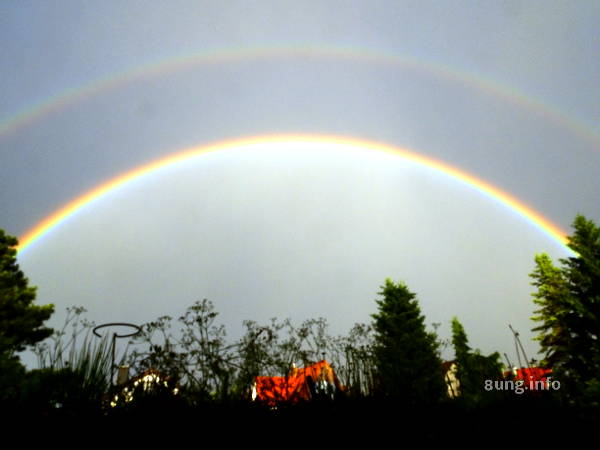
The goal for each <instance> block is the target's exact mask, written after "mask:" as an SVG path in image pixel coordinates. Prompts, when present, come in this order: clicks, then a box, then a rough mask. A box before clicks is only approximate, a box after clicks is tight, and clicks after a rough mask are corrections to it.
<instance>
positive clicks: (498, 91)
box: [0, 45, 600, 148]
mask: <svg viewBox="0 0 600 450" xmlns="http://www.w3.org/2000/svg"><path fill="white" fill-rule="evenodd" d="M277 59H291V60H293V61H295V60H305V61H310V60H313V59H314V60H339V61H344V60H345V61H354V62H359V63H367V64H379V65H390V66H395V67H400V68H404V69H411V70H417V71H420V72H421V73H427V74H430V75H433V76H437V77H440V78H442V79H445V80H448V81H451V82H453V83H459V84H463V85H466V86H471V87H474V88H476V89H479V90H481V91H484V92H487V93H489V94H491V95H493V96H495V97H496V98H500V99H502V100H503V101H506V102H509V103H511V104H514V105H516V106H518V107H519V108H521V109H523V110H527V111H531V112H533V113H535V114H537V115H539V116H542V117H544V118H545V119H546V120H548V121H549V122H551V123H553V124H555V125H557V126H560V127H562V128H565V129H568V130H570V131H571V132H572V133H573V134H574V135H576V136H578V137H579V138H581V139H584V140H585V141H588V142H590V143H592V144H593V145H594V147H596V148H600V135H599V134H598V133H597V132H596V131H594V130H593V129H592V128H591V127H590V126H589V125H586V124H583V123H582V122H581V120H578V119H576V118H574V117H572V116H571V115H569V114H567V113H565V112H563V111H560V110H559V109H557V108H556V107H554V106H550V105H548V104H546V103H543V102H541V101H539V100H536V99H534V98H533V97H531V96H529V95H527V94H525V93H524V92H522V91H520V90H518V89H515V88H513V87H509V86H506V85H503V84H501V83H499V82H497V81H494V80H491V79H488V78H486V77H485V76H483V75H479V74H471V73H469V72H467V71H464V70H456V69H454V68H452V67H450V66H447V65H444V64H440V63H437V62H431V61H425V60H422V59H417V58H414V57H411V56H409V55H397V54H394V53H392V52H386V51H379V50H373V49H369V48H359V47H329V46H322V45H318V46H310V45H296V46H285V47H277V46H268V47H267V46H265V47H249V48H223V49H216V50H213V51H205V52H201V53H194V54H188V55H183V56H177V57H172V58H168V59H163V60H159V61H155V62H151V63H147V64H145V65H142V66H138V67H135V68H130V69H128V70H124V71H122V72H119V73H116V74H111V75H107V76H105V77H103V78H100V79H97V80H95V81H93V82H91V83H89V84H86V85H84V86H80V87H76V88H72V89H69V90H67V91H63V92H60V93H58V94H56V95H54V96H53V97H50V98H47V99H46V100H44V101H42V102H40V103H38V104H35V105H32V106H30V107H28V108H25V109H23V110H22V111H20V112H18V113H16V114H14V115H13V116H10V117H7V118H4V119H2V120H0V137H2V136H4V135H7V134H10V133H12V132H14V131H16V130H18V129H20V128H23V127H25V126H27V125H29V124H31V123H33V122H35V121H36V120H39V119H41V118H43V117H45V116H48V115H50V114H52V113H56V112H58V111H60V110H62V109H65V108H67V107H68V106H69V105H72V104H75V103H78V102H80V101H84V100H85V99H87V98H91V97H94V96H96V95H99V94H101V93H103V92H107V91H109V90H111V89H114V88H117V87H119V86H122V85H126V84H128V83H132V82H136V81H139V80H141V79H144V78H148V77H158V76H163V75H166V74H168V73H173V72H176V71H179V70H185V69H189V68H192V67H196V66H203V65H214V64H232V63H243V62H252V61H261V60H277Z"/></svg>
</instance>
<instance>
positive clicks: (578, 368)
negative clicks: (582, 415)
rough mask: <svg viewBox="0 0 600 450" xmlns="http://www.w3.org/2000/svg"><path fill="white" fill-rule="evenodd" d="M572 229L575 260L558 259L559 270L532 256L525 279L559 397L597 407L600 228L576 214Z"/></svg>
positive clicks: (599, 388) (599, 394)
mask: <svg viewBox="0 0 600 450" xmlns="http://www.w3.org/2000/svg"><path fill="white" fill-rule="evenodd" d="M573 228H574V230H575V231H574V233H573V235H572V236H569V238H568V246H569V247H570V248H571V249H572V250H573V251H574V252H575V255H574V256H572V257H569V258H564V259H561V260H560V262H561V264H562V267H560V268H556V267H554V266H553V264H552V262H551V260H550V258H549V257H548V256H547V255H544V254H542V255H537V256H536V260H535V261H536V268H535V270H534V271H533V272H532V273H531V275H530V276H531V277H532V278H533V280H534V281H533V282H532V284H533V285H534V286H535V287H537V292H535V293H534V294H533V297H534V302H535V304H536V305H538V306H539V309H538V310H537V311H536V312H535V314H536V315H535V316H534V317H532V319H533V320H534V321H537V322H540V325H538V326H537V327H535V328H534V331H537V332H539V335H538V336H537V339H538V340H539V341H540V344H541V347H542V350H543V351H544V352H545V358H544V363H545V364H547V365H548V366H549V367H551V368H552V369H553V372H554V377H555V378H556V379H558V380H559V381H560V382H561V392H562V393H563V394H565V395H566V397H567V399H568V400H569V401H570V402H572V403H581V404H588V405H594V406H600V228H599V227H597V226H596V224H595V223H594V222H593V221H591V220H588V219H586V218H585V217H584V216H581V215H578V216H577V217H576V218H575V220H574V222H573Z"/></svg>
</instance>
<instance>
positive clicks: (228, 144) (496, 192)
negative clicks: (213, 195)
mask: <svg viewBox="0 0 600 450" xmlns="http://www.w3.org/2000/svg"><path fill="white" fill-rule="evenodd" d="M291 143H293V144H294V145H298V144H306V145H312V146H314V145H315V144H321V145H323V144H325V145H327V146H331V147H333V148H338V149H344V150H372V151H378V152H383V153H387V154H390V155H395V156H397V157H400V158H402V159H404V160H407V161H410V162H412V163H415V164H417V165H420V166H424V167H428V168H430V169H433V170H435V171H437V172H440V173H443V174H445V175H447V176H450V177H452V178H453V179H455V180H457V181H460V182H462V183H465V184H467V185H469V186H471V187H472V188H474V189H476V190H478V191H479V192H481V193H483V194H485V195H487V196H488V197H491V198H493V199H495V200H496V201H498V202H500V203H501V204H503V205H505V206H506V207H508V208H509V209H511V210H512V211H514V212H516V213H517V214H519V215H521V216H522V217H523V218H525V219H526V220H527V221H529V222H530V223H531V224H532V225H534V226H535V227H536V228H538V229H539V230H540V231H542V232H543V233H545V234H546V235H547V236H549V237H550V238H551V239H552V240H554V241H555V242H557V243H558V244H560V245H561V246H563V247H564V248H565V249H566V250H567V251H568V252H569V253H572V251H571V250H570V249H569V248H568V247H567V246H566V243H567V238H566V234H565V232H564V231H563V230H562V229H561V228H560V227H558V226H557V225H555V224H553V223H552V222H551V221H550V220H548V219H546V218H545V217H543V216H542V215H541V214H540V213H538V212H536V211H535V210H533V209H532V208H530V207H529V206H527V205H526V204H524V203H523V202H521V201H519V200H518V199H516V198H514V197H512V196H511V195H509V194H507V193H506V192H503V191H501V190H500V189H498V188H496V187H494V186H492V185H491V184H489V183H487V182H485V181H483V180H480V179H478V178H476V177H475V176H473V175H471V174H468V173H466V172H463V171H462V170H459V169H457V168H455V167H452V166H450V165H449V164H446V163H444V162H441V161H437V160H435V159H432V158H429V157H426V156H423V155H420V154H418V153H415V152H413V151H409V150H407V149H403V148H397V147H393V146H391V145H386V144H383V143H378V142H371V141H363V140H359V139H349V138H343V137H337V136H315V135H275V136H259V137H252V138H244V139H236V140H230V141H224V142H218V143H215V144H212V145H206V146H200V147H195V148H189V149H186V150H183V151H181V152H177V153H175V154H173V155H171V156H167V157H165V158H161V159H158V160H156V161H153V162H151V163H149V164H146V165H143V166H141V167H137V168H135V169H133V170H130V171H128V172H126V173H124V174H122V175H119V176H117V177H115V178H113V179H111V180H109V181H107V182H106V183H104V184H102V185H100V186H98V187H96V188H94V189H92V190H90V191H88V192H86V193H85V194H83V195H81V196H79V197H77V198H75V199H74V200H72V201H71V202H69V203H67V204H66V205H64V206H63V207H62V208H60V209H59V210H57V211H56V212H54V213H53V214H51V215H50V216H49V217H47V218H46V219H44V220H42V221H41V222H40V223H38V224H37V225H36V226H34V227H33V228H32V229H31V230H29V231H28V232H27V233H25V234H24V235H23V236H22V237H21V238H20V239H19V241H20V245H19V247H18V248H17V251H18V252H19V253H21V252H23V251H24V250H26V249H27V248H29V247H30V246H31V245H32V244H34V243H35V242H37V241H39V240H40V239H41V238H42V237H44V236H45V235H47V234H48V233H49V232H50V231H51V230H53V229H54V228H56V227H58V226H59V225H60V224H61V223H63V222H64V221H66V220H67V219H69V218H70V217H72V216H73V215H75V214H76V213H77V212H78V211H80V210H81V209H82V208H84V207H86V206H87V205H89V204H91V203H93V202H94V201H95V200H98V199H99V198H101V197H103V196H105V195H107V194H108V193H110V192H111V191H113V190H115V189H118V188H119V187H122V186H124V185H126V184H127V183H130V182H131V181H133V180H136V179H138V178H141V177H143V176H145V175H148V174H150V173H153V172H157V171H159V170H162V169H165V168H167V167H170V166H173V165H176V164H180V163H184V162H188V161H191V160H192V159H195V158H198V157H201V156H202V155H206V154H208V153H213V152H217V151H218V152H220V151H227V150H232V149H246V148H247V149H251V148H252V147H256V146H259V145H263V146H264V145H275V144H277V145H281V146H284V145H285V144H291Z"/></svg>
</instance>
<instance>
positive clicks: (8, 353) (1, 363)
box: [0, 229, 54, 400]
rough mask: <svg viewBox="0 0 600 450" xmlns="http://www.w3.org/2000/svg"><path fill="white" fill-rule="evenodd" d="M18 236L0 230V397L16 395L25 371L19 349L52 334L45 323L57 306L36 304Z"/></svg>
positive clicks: (23, 348) (7, 397)
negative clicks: (19, 256) (19, 254)
mask: <svg viewBox="0 0 600 450" xmlns="http://www.w3.org/2000/svg"><path fill="white" fill-rule="evenodd" d="M17 244H18V241H17V239H16V238H15V237H13V236H9V235H7V234H5V232H4V231H3V230H1V229H0V399H4V400H6V399H9V398H12V397H14V395H15V385H16V384H17V383H18V382H20V380H21V379H22V376H23V374H24V367H23V366H22V365H21V363H20V361H19V357H18V352H21V351H23V350H25V348H26V347H27V346H29V345H33V344H35V343H37V342H39V341H41V340H44V339H45V338H47V337H48V336H50V334H51V333H52V330H51V329H50V328H45V327H44V326H43V324H44V322H45V321H46V320H47V319H48V318H49V317H50V315H51V314H52V312H53V311H54V306H52V305H45V306H38V305H34V304H33V301H34V300H35V291H36V290H35V288H34V287H30V286H29V282H28V280H27V278H26V277H25V275H24V274H23V272H22V271H21V270H20V269H19V265H18V264H17V259H16V254H17V251H16V246H17Z"/></svg>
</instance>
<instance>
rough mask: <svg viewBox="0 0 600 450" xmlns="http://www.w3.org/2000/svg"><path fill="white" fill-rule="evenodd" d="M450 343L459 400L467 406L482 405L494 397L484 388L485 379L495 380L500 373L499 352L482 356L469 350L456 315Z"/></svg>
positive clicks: (478, 352) (465, 335)
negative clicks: (455, 365) (454, 361)
mask: <svg viewBox="0 0 600 450" xmlns="http://www.w3.org/2000/svg"><path fill="white" fill-rule="evenodd" d="M452 345H453V346H454V354H455V358H456V364H457V366H458V367H457V372H456V378H457V379H458V382H459V390H460V391H459V394H460V397H459V398H460V401H461V402H462V403H463V404H465V405H467V406H477V405H482V404H483V403H484V402H486V401H488V402H491V401H493V400H494V399H495V397H496V396H495V395H494V394H495V393H494V392H488V391H486V390H485V389H484V385H485V381H486V380H497V379H499V378H500V377H501V375H502V363H501V362H500V354H499V353H498V352H494V353H492V354H491V355H489V356H484V355H482V354H481V352H480V351H479V350H474V351H473V350H471V347H469V340H468V338H467V333H466V331H465V329H464V327H463V326H462V324H461V323H460V322H459V321H458V319H457V318H456V317H454V318H453V319H452Z"/></svg>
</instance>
